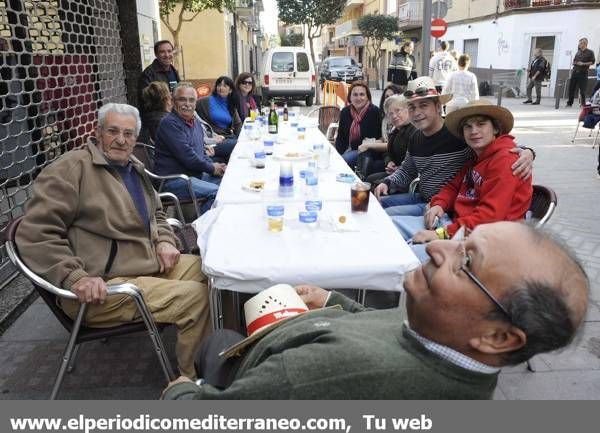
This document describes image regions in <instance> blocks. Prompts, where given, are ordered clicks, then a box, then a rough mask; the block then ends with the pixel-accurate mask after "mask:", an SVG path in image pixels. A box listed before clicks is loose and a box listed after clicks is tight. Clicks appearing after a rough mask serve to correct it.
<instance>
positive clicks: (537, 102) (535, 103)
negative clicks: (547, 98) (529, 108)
mask: <svg viewBox="0 0 600 433" xmlns="http://www.w3.org/2000/svg"><path fill="white" fill-rule="evenodd" d="M531 105H540V101H535V102H532V103H531Z"/></svg>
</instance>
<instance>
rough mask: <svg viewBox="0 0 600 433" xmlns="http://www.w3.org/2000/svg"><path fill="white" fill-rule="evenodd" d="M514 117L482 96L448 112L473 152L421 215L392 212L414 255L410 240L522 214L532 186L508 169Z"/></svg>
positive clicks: (452, 127)
mask: <svg viewBox="0 0 600 433" xmlns="http://www.w3.org/2000/svg"><path fill="white" fill-rule="evenodd" d="M513 123H514V120H513V116H512V114H511V112H510V111H508V110H507V109H506V108H504V107H498V106H496V105H493V104H492V103H491V102H489V101H486V100H476V101H471V102H469V103H468V104H466V106H464V107H463V108H460V109H458V110H456V111H453V112H452V113H450V114H448V116H447V117H446V127H447V128H448V130H449V131H450V132H451V133H452V134H453V135H454V136H456V137H459V138H462V139H464V140H465V141H466V142H467V145H468V146H469V147H470V148H471V149H472V150H473V152H474V153H475V155H476V157H475V159H472V160H470V161H468V162H467V164H466V165H465V166H464V167H463V168H462V169H461V170H460V171H459V172H458V174H457V175H456V176H455V177H454V178H453V179H452V180H451V181H450V182H448V184H446V186H444V187H443V188H442V189H441V190H440V192H438V193H437V194H436V195H434V196H433V197H432V199H431V201H430V202H429V206H428V209H427V211H426V212H425V215H424V217H422V216H407V215H404V216H392V220H393V221H394V224H395V225H396V227H397V228H398V230H399V231H400V233H401V234H402V236H403V237H404V239H412V241H413V251H415V253H416V254H417V257H419V259H421V260H422V261H424V260H427V254H426V252H425V248H424V247H423V245H414V244H423V243H426V242H429V241H431V240H434V239H438V238H440V239H448V238H449V237H452V236H454V234H455V233H456V231H457V230H458V229H459V228H460V227H465V228H466V229H467V230H469V231H470V230H473V229H474V228H475V227H476V226H477V225H479V224H484V223H490V222H495V221H516V220H520V219H523V218H524V217H525V213H526V212H527V210H528V209H529V205H530V204H531V197H532V194H533V188H532V186H531V176H530V177H528V178H527V179H521V178H519V177H517V176H513V175H512V169H511V166H512V165H513V164H514V163H515V161H516V160H517V155H515V154H514V153H511V152H510V150H511V149H513V148H514V147H515V142H514V138H513V137H512V136H510V135H508V134H509V132H510V131H511V129H512V127H513ZM448 213H452V218H450V217H449V216H448Z"/></svg>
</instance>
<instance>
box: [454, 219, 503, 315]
mask: <svg viewBox="0 0 600 433" xmlns="http://www.w3.org/2000/svg"><path fill="white" fill-rule="evenodd" d="M465 232H466V230H465V226H461V227H460V228H459V229H458V230H457V231H456V233H455V234H454V236H452V240H455V241H459V242H461V248H462V250H461V251H462V264H461V266H460V270H461V271H463V272H464V273H465V274H466V275H467V277H469V279H470V280H471V281H472V282H473V283H474V284H475V285H476V286H477V287H478V288H479V290H481V291H482V292H483V294H484V295H485V296H487V297H488V299H489V300H490V301H492V303H493V304H494V305H495V306H496V308H498V309H499V310H500V312H502V314H504V315H505V316H506V318H507V319H508V321H509V322H510V323H513V320H512V315H511V314H510V313H509V312H508V310H507V309H506V308H504V306H503V305H502V304H501V303H500V301H498V300H497V299H496V298H495V297H494V295H492V293H491V292H490V291H489V290H488V289H487V287H485V286H484V285H483V283H482V282H481V281H480V280H479V278H477V277H476V276H475V274H473V272H471V270H470V269H469V268H470V267H471V256H469V255H468V254H467V252H466V251H465V244H464V240H465V238H466V233H465Z"/></svg>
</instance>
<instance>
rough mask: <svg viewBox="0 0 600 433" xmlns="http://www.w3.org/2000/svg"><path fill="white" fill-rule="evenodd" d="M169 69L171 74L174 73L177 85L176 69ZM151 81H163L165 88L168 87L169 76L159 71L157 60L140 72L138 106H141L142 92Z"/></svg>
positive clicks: (177, 75) (177, 74)
mask: <svg viewBox="0 0 600 433" xmlns="http://www.w3.org/2000/svg"><path fill="white" fill-rule="evenodd" d="M171 68H172V69H173V72H175V77H176V79H175V81H177V82H178V83H179V81H181V80H180V79H179V73H178V72H177V69H175V68H174V67H173V66H171ZM153 81H163V82H165V83H167V86H168V85H169V76H168V75H167V73H166V72H164V71H163V70H162V69H161V67H160V65H159V63H158V60H157V59H154V61H153V62H152V63H151V64H150V66H148V67H147V68H146V69H144V70H143V71H142V74H141V75H140V78H139V79H138V103H139V105H140V106H141V105H142V91H143V90H144V89H145V88H146V87H148V85H149V84H150V83H151V82H153Z"/></svg>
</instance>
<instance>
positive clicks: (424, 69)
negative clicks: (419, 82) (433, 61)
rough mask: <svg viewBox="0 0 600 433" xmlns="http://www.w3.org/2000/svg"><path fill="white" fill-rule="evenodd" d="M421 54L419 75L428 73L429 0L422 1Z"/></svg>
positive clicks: (429, 38) (429, 47)
mask: <svg viewBox="0 0 600 433" xmlns="http://www.w3.org/2000/svg"><path fill="white" fill-rule="evenodd" d="M421 40H422V41H423V55H422V56H421V75H428V74H429V51H430V50H431V0H425V1H424V2H423V33H422V35H421Z"/></svg>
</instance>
